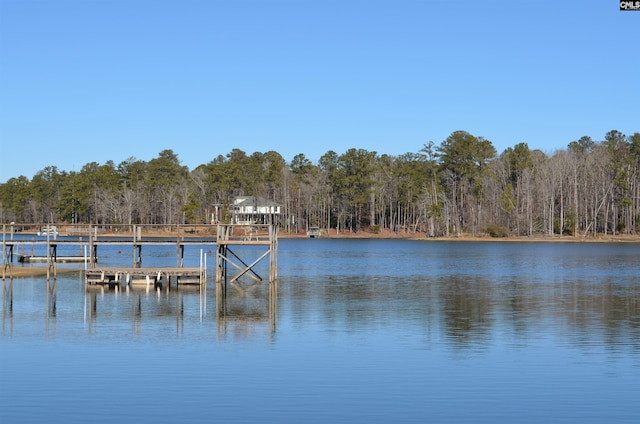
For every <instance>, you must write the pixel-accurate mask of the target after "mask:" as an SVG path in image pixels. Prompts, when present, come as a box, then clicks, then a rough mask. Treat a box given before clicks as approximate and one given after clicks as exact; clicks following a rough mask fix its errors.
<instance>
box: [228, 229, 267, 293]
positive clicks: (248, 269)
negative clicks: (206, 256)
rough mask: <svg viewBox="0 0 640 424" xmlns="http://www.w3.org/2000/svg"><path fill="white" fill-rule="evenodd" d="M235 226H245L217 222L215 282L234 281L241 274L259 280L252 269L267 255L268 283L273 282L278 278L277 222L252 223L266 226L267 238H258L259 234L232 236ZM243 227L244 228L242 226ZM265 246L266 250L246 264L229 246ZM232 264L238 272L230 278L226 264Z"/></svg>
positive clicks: (260, 279)
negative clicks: (254, 235) (251, 237)
mask: <svg viewBox="0 0 640 424" xmlns="http://www.w3.org/2000/svg"><path fill="white" fill-rule="evenodd" d="M235 227H246V226H239V225H231V224H227V225H225V224H219V225H218V232H217V234H218V235H217V240H216V243H217V247H216V284H222V283H225V284H226V283H227V282H228V281H229V282H231V283H234V282H235V281H237V280H238V279H239V278H240V277H242V276H243V275H245V274H246V275H248V276H249V277H251V278H252V279H254V280H256V282H258V283H259V282H261V281H262V278H261V277H260V276H259V275H258V274H257V273H256V272H255V271H254V267H255V266H256V265H257V264H258V263H259V262H260V261H262V260H263V259H264V258H266V257H267V256H268V257H269V283H273V282H275V281H276V279H277V278H278V270H277V268H278V261H277V250H278V226H277V224H275V223H274V224H266V225H264V224H263V225H254V227H258V228H266V229H267V235H268V240H264V239H263V240H260V239H259V236H257V237H256V238H255V239H253V240H247V239H246V237H244V238H243V237H234V229H235ZM243 229H244V228H243ZM231 245H233V246H243V245H244V246H246V245H253V246H265V247H266V248H267V251H266V252H264V253H263V254H262V255H261V256H260V257H258V259H256V260H254V261H253V262H252V263H250V264H247V263H246V262H245V261H243V260H242V258H240V256H239V255H238V254H236V253H235V252H233V251H232V250H231V249H230V248H229V246H231ZM229 264H230V265H232V266H233V267H234V268H236V269H237V270H238V274H236V275H235V276H234V277H233V278H231V279H230V280H229V279H228V277H229V275H228V273H227V271H228V265H229Z"/></svg>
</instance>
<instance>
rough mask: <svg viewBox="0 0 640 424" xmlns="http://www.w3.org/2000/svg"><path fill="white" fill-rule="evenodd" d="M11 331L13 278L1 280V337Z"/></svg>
mask: <svg viewBox="0 0 640 424" xmlns="http://www.w3.org/2000/svg"><path fill="white" fill-rule="evenodd" d="M12 330H13V278H11V279H9V281H6V280H5V279H2V335H6V334H11V333H12Z"/></svg>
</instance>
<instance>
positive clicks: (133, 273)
mask: <svg viewBox="0 0 640 424" xmlns="http://www.w3.org/2000/svg"><path fill="white" fill-rule="evenodd" d="M206 280H207V275H206V267H199V268H169V267H167V268H91V269H89V270H87V271H86V283H87V285H109V286H114V285H117V286H130V287H134V286H146V287H162V288H170V287H171V285H172V284H174V285H175V286H176V287H178V286H180V285H185V284H188V285H200V284H204V283H206Z"/></svg>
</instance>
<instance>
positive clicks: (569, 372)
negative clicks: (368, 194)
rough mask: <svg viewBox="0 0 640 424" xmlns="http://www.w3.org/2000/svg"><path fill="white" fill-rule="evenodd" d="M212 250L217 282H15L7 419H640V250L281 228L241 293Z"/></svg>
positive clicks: (7, 350) (168, 261)
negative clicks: (126, 285)
mask: <svg viewBox="0 0 640 424" xmlns="http://www.w3.org/2000/svg"><path fill="white" fill-rule="evenodd" d="M76 249H77V247H76ZM130 249H131V247H130V246H129V247H126V246H120V247H102V246H101V247H100V250H99V252H98V255H99V260H100V261H101V264H102V265H122V266H130V265H131V261H132V259H131V257H132V255H131V250H130ZM145 249H146V250H145V251H143V266H154V265H163V266H173V265H175V248H172V247H168V248H166V247H165V248H163V247H154V248H151V247H149V248H146V247H145ZM202 249H203V252H205V253H209V259H208V261H207V263H208V266H209V275H210V278H209V282H208V285H207V289H206V291H203V292H200V291H196V290H193V289H191V290H187V289H180V290H176V289H175V288H174V289H172V290H171V291H164V290H163V291H160V292H156V291H153V290H150V291H149V292H147V291H146V290H130V291H126V290H123V291H120V292H115V291H109V290H106V291H104V292H102V291H100V290H97V289H92V290H89V291H87V290H85V284H84V280H83V277H82V275H81V273H80V272H74V273H70V274H67V273H65V274H59V276H58V278H57V280H56V282H55V287H54V286H53V283H52V282H49V284H47V281H46V279H45V278H41V277H39V278H21V279H14V280H13V282H12V283H11V282H9V280H7V281H5V283H4V284H3V293H2V294H3V297H2V328H1V336H0V367H1V370H0V422H1V423H3V424H10V423H43V422H64V423H75V422H83V423H84V422H92V423H101V422H105V423H106V422H108V423H112V422H118V420H120V421H121V422H145V423H146V422H152V423H174V422H184V423H197V422H207V423H209V422H233V423H238V422H246V423H255V422H279V423H356V422H366V423H389V422H394V421H395V422H401V423H426V422H433V423H454V422H455V423H460V422H469V423H581V424H583V423H605V422H606V423H638V422H640V262H639V260H638V259H639V258H640V244H636V243H620V244H611V243H561V242H554V243H514V242H505V243H503V242H446V241H409V240H328V239H293V240H290V239H281V240H280V241H279V249H278V264H279V267H278V273H279V278H278V284H277V292H276V291H275V290H269V284H268V283H264V284H262V285H257V286H249V285H248V284H247V283H243V284H242V287H241V289H236V288H234V287H232V286H229V287H228V289H227V294H226V297H225V298H222V297H221V296H220V297H216V290H215V282H214V278H213V274H212V268H213V258H212V257H211V252H210V251H209V250H214V251H215V249H213V248H212V247H211V246H202ZM243 249H245V250H241V251H240V254H241V256H242V257H243V259H244V256H243V255H246V257H247V258H248V260H252V256H253V255H256V254H259V253H260V252H259V251H258V249H255V248H243ZM238 250H240V248H239V249H238ZM58 254H59V255H62V254H64V252H58ZM199 257H200V247H190V246H187V248H186V252H185V263H186V265H187V266H193V265H196V264H197V263H198V261H199ZM72 267H73V266H72ZM264 267H266V265H264V264H261V266H260V267H258V268H257V271H258V273H259V274H261V275H263V276H268V272H267V271H264V272H263V269H262V268H264Z"/></svg>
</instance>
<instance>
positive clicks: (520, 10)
mask: <svg viewBox="0 0 640 424" xmlns="http://www.w3.org/2000/svg"><path fill="white" fill-rule="evenodd" d="M639 40H640V12H621V11H620V10H619V4H618V1H614V0H584V1H557V0H554V1H544V0H539V1H536V0H520V1H507V0H485V1H477V0H474V1H470V0H455V1H454V0H450V1H445V0H393V1H391V0H389V1H380V0H366V1H365V0H342V1H334V0H322V1H315V0H288V1H287V0H262V1H259V0H234V1H231V0H226V1H222V0H220V1H218V0H210V1H199V0H148V1H147V0H82V1H81V0H40V1H36V0H20V1H18V0H0V147H1V152H2V153H1V154H2V159H1V160H0V182H4V181H6V180H7V179H9V178H11V177H17V176H19V175H25V176H27V177H28V178H31V177H33V175H35V173H37V172H38V171H39V170H41V169H43V168H44V167H46V166H52V165H54V166H57V167H58V168H59V169H60V170H65V171H72V170H76V171H79V170H80V169H81V168H82V166H83V165H85V164H87V163H89V162H98V163H100V164H102V163H105V162H106V161H107V160H112V161H114V162H115V163H116V164H118V163H120V162H122V161H124V160H127V159H128V158H130V157H135V158H136V159H141V160H145V161H148V160H151V159H153V158H155V157H157V156H158V153H159V152H160V151H162V150H164V149H172V150H173V151H174V152H175V153H176V154H177V155H178V157H179V159H180V160H181V162H182V164H183V165H186V166H188V167H189V169H194V168H195V167H196V166H198V165H200V164H205V163H208V162H209V161H211V160H212V159H213V158H215V157H217V156H218V155H220V154H222V155H226V154H227V153H229V152H230V151H231V150H232V149H234V148H238V149H241V150H244V151H245V152H247V154H251V153H253V152H256V151H260V152H267V151H270V150H275V151H277V152H279V153H280V154H282V156H283V157H284V158H285V160H286V161H288V162H289V161H291V159H292V158H293V157H294V156H295V155H296V154H299V153H302V154H304V155H305V156H306V157H307V158H308V159H310V160H312V161H313V162H314V163H315V162H316V161H317V160H318V159H319V158H320V156H322V155H323V154H324V153H326V152H327V151H329V150H333V151H335V152H337V153H338V154H341V153H344V152H345V151H346V150H347V149H349V148H352V147H353V148H362V149H366V150H369V151H376V152H378V153H379V154H390V155H400V154H404V153H407V152H413V153H416V152H418V151H419V150H420V149H421V148H422V147H423V145H424V144H425V143H428V142H429V141H433V142H435V143H436V144H440V143H441V142H442V141H443V140H445V139H446V138H447V137H448V136H449V135H450V134H451V133H452V132H453V131H456V130H465V131H468V132H470V133H471V134H473V135H475V136H482V137H484V138H486V139H488V140H490V141H491V142H492V143H493V145H494V146H495V147H496V149H497V150H498V152H502V151H503V150H504V149H506V148H508V147H513V146H515V145H516V144H518V143H521V142H525V143H527V144H528V145H529V147H530V148H531V149H541V150H543V151H544V152H546V153H553V152H554V151H556V150H558V149H565V148H566V146H567V144H568V143H569V142H571V141H573V140H577V139H579V138H580V137H581V136H583V135H588V136H590V137H592V138H593V139H594V140H596V141H598V140H602V139H603V137H604V135H605V134H606V132H608V131H610V130H612V129H616V130H619V131H621V132H623V133H625V134H627V135H630V134H633V133H635V132H640V103H639V98H640V97H639V94H640V77H639V76H640V54H639V53H638V51H639V50H638V41H639Z"/></svg>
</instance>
